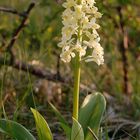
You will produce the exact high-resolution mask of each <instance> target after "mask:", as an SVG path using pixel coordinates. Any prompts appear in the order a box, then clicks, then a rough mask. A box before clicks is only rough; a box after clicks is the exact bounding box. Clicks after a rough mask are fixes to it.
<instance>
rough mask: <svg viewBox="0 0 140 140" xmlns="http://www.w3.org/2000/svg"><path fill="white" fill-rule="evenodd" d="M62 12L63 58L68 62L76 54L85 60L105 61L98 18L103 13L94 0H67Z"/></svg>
mask: <svg viewBox="0 0 140 140" xmlns="http://www.w3.org/2000/svg"><path fill="white" fill-rule="evenodd" d="M63 7H64V8H65V10H64V12H63V14H62V20H63V21H62V23H63V25H64V26H63V28H62V38H61V42H60V43H59V47H61V48H62V53H61V55H60V57H61V60H62V61H64V62H66V63H68V62H70V61H71V60H72V58H74V57H75V56H76V55H79V56H80V60H81V61H82V60H84V61H85V62H90V61H94V62H96V63H97V64H98V65H101V64H103V63H104V58H103V55H104V50H103V48H102V47H101V45H100V37H99V34H98V32H97V30H98V29H99V28H100V26H99V25H98V24H97V22H96V20H97V19H98V18H101V16H102V14H101V13H100V12H98V8H97V7H96V6H95V1H94V0H66V2H64V3H63Z"/></svg>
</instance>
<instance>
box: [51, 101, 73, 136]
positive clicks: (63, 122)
mask: <svg viewBox="0 0 140 140" xmlns="http://www.w3.org/2000/svg"><path fill="white" fill-rule="evenodd" d="M49 105H50V106H51V108H52V110H53V112H54V113H55V115H56V116H57V118H58V120H59V121H60V125H61V127H62V128H63V130H64V131H65V134H66V136H67V138H68V139H70V135H71V128H70V127H69V125H68V123H67V121H66V120H65V119H64V117H63V116H62V115H61V113H60V112H59V111H58V110H57V108H56V107H55V106H54V105H53V104H51V103H49Z"/></svg>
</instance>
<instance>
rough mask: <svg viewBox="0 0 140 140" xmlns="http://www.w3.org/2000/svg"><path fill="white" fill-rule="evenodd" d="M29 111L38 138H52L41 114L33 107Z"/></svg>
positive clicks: (46, 139) (44, 139) (40, 139)
mask: <svg viewBox="0 0 140 140" xmlns="http://www.w3.org/2000/svg"><path fill="white" fill-rule="evenodd" d="M31 111H32V113H33V115H34V118H35V122H36V128H37V133H38V137H39V140H53V136H52V133H51V130H50V128H49V126H48V124H47V122H46V120H45V119H44V118H43V116H42V115H41V114H40V113H39V112H38V111H37V110H35V109H33V108H31Z"/></svg>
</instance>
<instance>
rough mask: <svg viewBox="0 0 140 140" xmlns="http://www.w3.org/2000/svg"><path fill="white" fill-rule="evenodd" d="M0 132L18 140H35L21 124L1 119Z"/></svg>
mask: <svg viewBox="0 0 140 140" xmlns="http://www.w3.org/2000/svg"><path fill="white" fill-rule="evenodd" d="M0 132H1V133H5V134H8V135H10V136H11V137H12V138H14V139H16V140H35V138H34V136H33V135H32V134H31V133H30V132H29V131H28V130H27V129H26V128H25V127H24V126H22V125H21V124H19V123H17V122H14V121H10V120H6V119H0Z"/></svg>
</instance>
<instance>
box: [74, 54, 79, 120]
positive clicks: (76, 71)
mask: <svg viewBox="0 0 140 140" xmlns="http://www.w3.org/2000/svg"><path fill="white" fill-rule="evenodd" d="M79 85H80V56H79V54H78V55H77V56H76V58H75V68H74V92H73V117H74V118H75V119H76V120H78V112H79Z"/></svg>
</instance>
